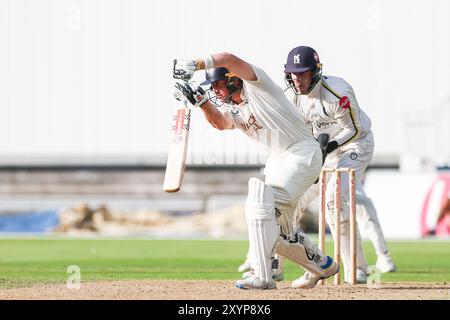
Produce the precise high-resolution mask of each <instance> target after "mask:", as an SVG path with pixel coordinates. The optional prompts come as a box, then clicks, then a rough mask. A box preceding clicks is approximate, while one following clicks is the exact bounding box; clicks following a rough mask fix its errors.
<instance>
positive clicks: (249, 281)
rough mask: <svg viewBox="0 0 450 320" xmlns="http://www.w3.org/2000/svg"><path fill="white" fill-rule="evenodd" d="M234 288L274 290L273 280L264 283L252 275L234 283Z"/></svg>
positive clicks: (275, 286)
mask: <svg viewBox="0 0 450 320" xmlns="http://www.w3.org/2000/svg"><path fill="white" fill-rule="evenodd" d="M236 288H239V289H243V290H272V289H276V288H277V285H276V284H275V280H272V281H270V282H264V281H262V280H261V279H259V278H258V277H257V276H256V275H254V274H252V275H251V276H250V277H248V278H245V279H241V280H238V281H236Z"/></svg>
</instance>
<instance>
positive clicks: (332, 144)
mask: <svg viewBox="0 0 450 320" xmlns="http://www.w3.org/2000/svg"><path fill="white" fill-rule="evenodd" d="M338 147H339V145H338V143H337V142H336V141H330V142H328V144H327V150H326V152H327V154H329V153H331V152H333V151H334V150H336V149H337V148H338Z"/></svg>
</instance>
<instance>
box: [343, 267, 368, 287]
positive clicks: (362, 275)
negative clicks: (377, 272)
mask: <svg viewBox="0 0 450 320" xmlns="http://www.w3.org/2000/svg"><path fill="white" fill-rule="evenodd" d="M345 282H346V283H350V280H349V279H345ZM356 283H357V284H366V283H367V273H366V271H365V270H363V269H361V268H356Z"/></svg>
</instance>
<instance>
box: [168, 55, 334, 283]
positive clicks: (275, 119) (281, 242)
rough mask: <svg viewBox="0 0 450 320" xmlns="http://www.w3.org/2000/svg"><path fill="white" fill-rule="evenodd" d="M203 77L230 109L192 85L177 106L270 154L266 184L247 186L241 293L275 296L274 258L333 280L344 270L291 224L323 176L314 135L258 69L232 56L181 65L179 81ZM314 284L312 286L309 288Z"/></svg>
mask: <svg viewBox="0 0 450 320" xmlns="http://www.w3.org/2000/svg"><path fill="white" fill-rule="evenodd" d="M201 69H206V79H207V82H206V84H210V85H211V89H212V91H213V92H214V93H215V96H216V97H215V99H216V101H218V102H219V103H220V104H223V103H226V104H227V106H228V108H223V110H219V109H218V108H217V107H216V105H215V104H214V103H212V101H210V99H209V98H208V96H207V94H206V93H205V91H204V90H203V89H202V88H201V87H197V86H196V85H195V84H193V83H192V82H186V81H180V82H178V83H177V84H176V90H177V95H176V96H177V97H178V99H180V98H181V97H184V98H185V99H187V100H188V101H190V102H191V104H192V105H194V106H196V107H199V108H200V109H201V111H202V112H203V114H204V116H205V118H206V120H207V121H208V122H209V123H210V124H211V125H212V126H213V127H215V128H217V129H219V130H225V129H239V130H241V131H243V132H244V133H245V134H246V135H248V136H249V137H250V138H251V139H255V140H259V142H260V143H264V144H265V146H266V147H267V148H268V149H269V150H270V156H269V158H268V160H267V163H266V166H265V170H264V174H265V181H261V180H259V179H257V178H251V179H250V180H249V184H248V186H249V190H248V197H247V201H246V204H245V215H246V221H247V226H248V234H249V245H250V246H249V251H250V260H251V268H252V272H251V273H250V274H249V275H248V276H247V277H244V278H243V279H240V280H238V281H237V282H236V287H238V288H240V289H259V290H262V289H275V288H276V285H275V281H274V279H273V271H272V261H271V258H272V256H273V255H274V253H278V254H280V255H283V256H285V257H287V258H289V259H291V260H293V261H295V262H296V263H297V264H299V265H300V266H301V267H303V268H304V269H306V270H307V271H309V272H312V273H313V274H315V275H317V278H318V279H317V280H319V279H321V278H328V277H331V276H333V275H334V274H335V273H337V271H338V269H339V267H338V265H337V264H336V263H335V262H334V261H333V259H332V258H331V257H329V256H325V255H323V254H322V252H321V251H320V250H319V249H318V248H317V246H316V245H315V244H314V243H313V242H312V241H310V240H309V238H308V237H307V236H306V235H305V234H304V233H303V232H302V231H301V230H300V229H295V230H294V228H293V224H292V222H293V213H294V211H295V208H296V206H297V203H298V200H299V199H300V197H301V196H302V194H303V193H304V192H305V191H306V190H307V189H308V188H309V187H310V186H311V185H312V184H313V183H314V181H315V180H316V179H317V177H318V176H319V174H320V170H321V168H322V153H321V150H320V148H319V144H318V143H317V141H316V140H315V139H314V137H313V136H312V134H311V131H310V130H309V129H308V128H306V126H305V124H304V123H303V121H302V120H301V118H300V115H299V113H298V111H297V110H296V109H295V107H294V105H293V104H292V103H291V102H290V101H289V100H288V99H287V97H286V96H285V94H284V92H283V89H282V88H280V87H279V86H278V85H276V84H275V83H274V82H273V81H272V80H271V79H270V78H269V76H268V75H267V74H266V73H265V72H264V71H263V70H261V69H260V68H258V67H256V66H253V65H251V64H250V63H247V62H245V61H244V60H242V59H240V58H238V57H236V56H234V55H232V54H229V53H218V54H213V55H211V56H207V57H206V58H204V59H197V60H175V62H174V70H173V76H174V78H176V79H182V80H189V79H191V78H192V75H193V74H194V72H195V71H197V70H201ZM261 136H264V137H271V139H265V138H264V139H260V137H261ZM316 283H317V281H316ZM316 283H312V282H310V283H309V287H313V286H314V285H315V284H316Z"/></svg>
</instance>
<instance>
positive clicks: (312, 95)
mask: <svg viewBox="0 0 450 320" xmlns="http://www.w3.org/2000/svg"><path fill="white" fill-rule="evenodd" d="M321 86H322V80H319V82H317V83H316V85H315V86H314V88H313V89H312V90H311V92H310V93H308V98H318V97H319V95H320V87H321Z"/></svg>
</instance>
